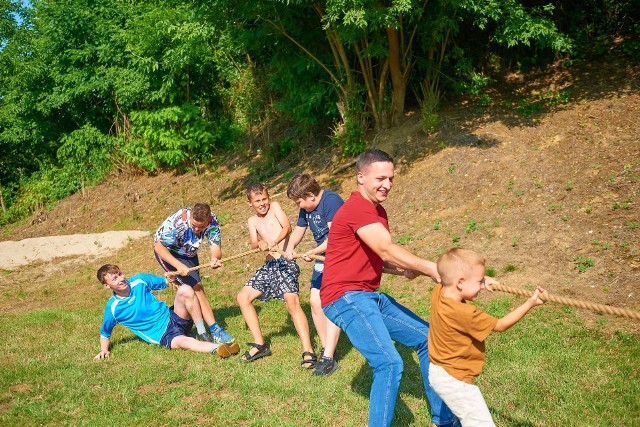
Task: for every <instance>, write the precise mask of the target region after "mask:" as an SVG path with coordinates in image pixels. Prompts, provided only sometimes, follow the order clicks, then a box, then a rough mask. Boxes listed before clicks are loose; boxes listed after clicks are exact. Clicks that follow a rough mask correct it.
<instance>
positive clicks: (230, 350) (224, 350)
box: [215, 342, 240, 359]
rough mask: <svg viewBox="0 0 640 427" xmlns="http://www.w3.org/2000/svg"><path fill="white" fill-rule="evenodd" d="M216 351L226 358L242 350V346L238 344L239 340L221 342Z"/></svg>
mask: <svg viewBox="0 0 640 427" xmlns="http://www.w3.org/2000/svg"><path fill="white" fill-rule="evenodd" d="M215 351H216V353H218V356H220V357H222V358H223V359H226V358H228V357H231V356H233V355H234V354H238V352H239V351H240V346H239V345H238V343H237V342H234V343H231V344H225V343H222V344H219V345H218V347H217V348H216V349H215Z"/></svg>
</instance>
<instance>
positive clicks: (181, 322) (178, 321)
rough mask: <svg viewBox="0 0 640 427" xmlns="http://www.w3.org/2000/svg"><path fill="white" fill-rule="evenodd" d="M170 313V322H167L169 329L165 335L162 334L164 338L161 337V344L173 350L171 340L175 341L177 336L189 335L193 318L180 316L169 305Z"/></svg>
mask: <svg viewBox="0 0 640 427" xmlns="http://www.w3.org/2000/svg"><path fill="white" fill-rule="evenodd" d="M169 313H170V317H169V323H167V330H166V331H165V333H164V335H162V338H160V345H161V346H162V347H167V348H168V349H169V350H171V341H173V339H174V338H175V337H179V336H181V335H189V333H190V332H191V328H193V320H191V319H189V320H187V319H183V318H182V317H180V316H178V315H177V314H176V313H175V312H174V311H173V306H171V307H169Z"/></svg>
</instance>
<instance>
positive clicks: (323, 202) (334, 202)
mask: <svg viewBox="0 0 640 427" xmlns="http://www.w3.org/2000/svg"><path fill="white" fill-rule="evenodd" d="M343 203H344V201H343V200H342V197H340V196H339V195H338V194H337V193H334V192H333V191H330V190H324V191H323V192H322V198H321V199H320V203H318V206H316V208H315V209H314V210H313V211H311V212H307V211H305V210H304V209H300V213H299V214H298V222H297V224H296V225H297V226H298V227H309V229H310V230H311V232H312V233H313V239H314V240H315V241H316V243H317V244H318V246H319V245H321V244H322V243H323V242H324V241H325V240H327V237H328V236H329V225H328V224H327V223H329V222H331V221H333V216H334V215H335V214H336V212H337V211H338V209H340V206H342V204H343Z"/></svg>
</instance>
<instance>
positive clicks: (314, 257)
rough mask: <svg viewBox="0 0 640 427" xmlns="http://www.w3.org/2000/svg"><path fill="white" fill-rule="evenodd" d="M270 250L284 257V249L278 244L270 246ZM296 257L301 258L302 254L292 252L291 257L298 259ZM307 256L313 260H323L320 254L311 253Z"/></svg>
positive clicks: (285, 254)
mask: <svg viewBox="0 0 640 427" xmlns="http://www.w3.org/2000/svg"><path fill="white" fill-rule="evenodd" d="M270 250H272V251H273V250H275V251H276V252H278V253H279V254H280V255H282V256H284V257H286V256H287V253H286V252H285V251H283V250H282V249H280V247H278V246H274V247H273V248H271V249H270ZM298 258H302V255H300V254H297V253H295V252H294V253H293V259H298ZM309 258H311V259H312V260H314V261H324V257H323V256H322V255H311V256H309Z"/></svg>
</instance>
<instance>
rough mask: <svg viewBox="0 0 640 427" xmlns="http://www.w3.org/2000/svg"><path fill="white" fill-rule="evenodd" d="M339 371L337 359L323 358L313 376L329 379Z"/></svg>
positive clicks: (317, 364)
mask: <svg viewBox="0 0 640 427" xmlns="http://www.w3.org/2000/svg"><path fill="white" fill-rule="evenodd" d="M338 369H340V365H338V363H337V362H336V360H335V359H333V358H331V357H323V358H322V359H320V360H319V361H318V362H317V363H316V369H315V370H314V371H313V375H318V376H324V377H328V376H329V375H331V374H333V373H334V372H335V371H337V370H338Z"/></svg>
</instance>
